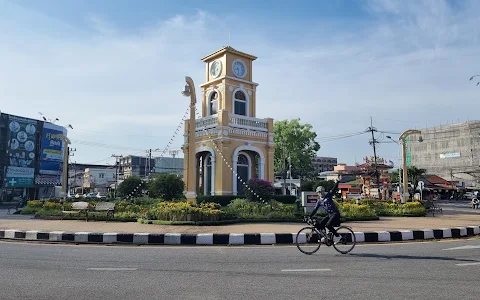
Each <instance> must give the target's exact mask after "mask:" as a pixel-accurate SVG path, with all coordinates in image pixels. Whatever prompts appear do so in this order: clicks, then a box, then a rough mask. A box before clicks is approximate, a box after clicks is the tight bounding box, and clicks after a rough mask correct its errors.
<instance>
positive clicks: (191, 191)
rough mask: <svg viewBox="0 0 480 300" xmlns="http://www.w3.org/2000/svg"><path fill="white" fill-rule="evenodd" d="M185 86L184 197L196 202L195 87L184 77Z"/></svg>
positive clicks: (189, 79) (191, 81) (190, 80)
mask: <svg viewBox="0 0 480 300" xmlns="http://www.w3.org/2000/svg"><path fill="white" fill-rule="evenodd" d="M185 81H186V83H187V84H186V85H185V90H184V91H183V92H182V95H184V96H185V97H190V120H189V128H188V131H189V132H188V151H187V152H188V155H187V159H188V174H185V176H184V177H185V179H186V182H185V184H186V193H185V197H186V198H187V201H189V202H194V203H196V202H197V189H196V176H195V175H196V171H197V170H196V169H197V163H196V158H195V104H196V102H197V98H196V96H195V85H194V83H193V80H192V78H190V77H188V76H187V77H185Z"/></svg>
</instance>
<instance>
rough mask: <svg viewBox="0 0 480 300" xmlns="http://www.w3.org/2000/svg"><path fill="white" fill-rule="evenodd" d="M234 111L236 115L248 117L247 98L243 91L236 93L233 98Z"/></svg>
mask: <svg viewBox="0 0 480 300" xmlns="http://www.w3.org/2000/svg"><path fill="white" fill-rule="evenodd" d="M233 101H234V111H233V113H234V114H236V115H242V116H246V115H247V97H246V96H245V94H244V93H243V92H242V91H236V92H235V94H234V96H233Z"/></svg>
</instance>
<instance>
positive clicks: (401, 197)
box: [387, 135, 403, 203]
mask: <svg viewBox="0 0 480 300" xmlns="http://www.w3.org/2000/svg"><path fill="white" fill-rule="evenodd" d="M387 139H390V140H392V141H393V142H394V143H396V144H397V145H399V146H401V145H400V143H399V142H397V141H396V140H394V139H392V137H391V136H389V135H387ZM402 176H403V173H402V174H400V170H399V171H398V191H399V192H400V202H401V203H403V185H402ZM394 201H395V200H394Z"/></svg>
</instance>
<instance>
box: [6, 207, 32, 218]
mask: <svg viewBox="0 0 480 300" xmlns="http://www.w3.org/2000/svg"><path fill="white" fill-rule="evenodd" d="M14 212H15V209H11V210H10V213H8V208H5V207H0V220H30V219H33V216H32V215H20V214H14Z"/></svg>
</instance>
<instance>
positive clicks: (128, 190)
mask: <svg viewBox="0 0 480 300" xmlns="http://www.w3.org/2000/svg"><path fill="white" fill-rule="evenodd" d="M143 187H144V182H143V180H142V179H140V178H138V177H134V176H131V177H128V178H127V179H125V180H124V181H123V182H122V183H120V185H119V186H118V195H119V196H120V197H129V196H130V195H133V196H134V197H135V196H137V197H138V196H141V195H142V188H143Z"/></svg>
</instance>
